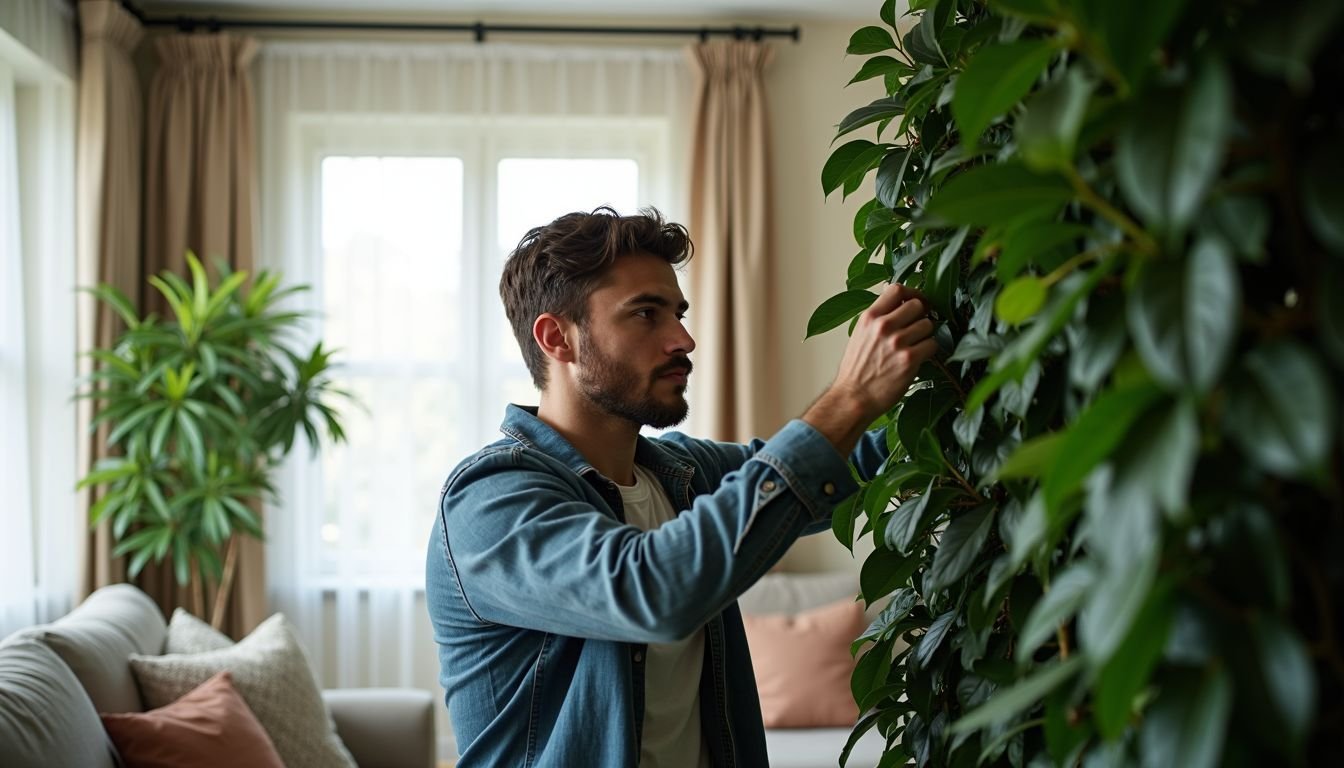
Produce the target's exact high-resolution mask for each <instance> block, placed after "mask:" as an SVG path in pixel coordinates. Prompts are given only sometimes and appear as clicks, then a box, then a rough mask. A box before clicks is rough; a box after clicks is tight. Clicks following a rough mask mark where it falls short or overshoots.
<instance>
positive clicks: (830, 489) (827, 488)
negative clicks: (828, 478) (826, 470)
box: [821, 483, 835, 496]
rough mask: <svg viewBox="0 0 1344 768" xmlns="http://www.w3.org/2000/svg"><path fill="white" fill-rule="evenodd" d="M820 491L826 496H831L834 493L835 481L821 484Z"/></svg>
mask: <svg viewBox="0 0 1344 768" xmlns="http://www.w3.org/2000/svg"><path fill="white" fill-rule="evenodd" d="M821 492H822V493H824V494H826V495H827V496H832V495H834V494H835V483H827V484H825V485H823V486H821Z"/></svg>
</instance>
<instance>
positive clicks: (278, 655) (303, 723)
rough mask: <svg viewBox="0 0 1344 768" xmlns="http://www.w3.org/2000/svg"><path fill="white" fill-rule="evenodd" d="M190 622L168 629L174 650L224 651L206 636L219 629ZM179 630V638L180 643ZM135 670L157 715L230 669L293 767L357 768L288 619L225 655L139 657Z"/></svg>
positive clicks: (266, 624) (273, 621) (275, 620)
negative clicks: (205, 647) (208, 647)
mask: <svg viewBox="0 0 1344 768" xmlns="http://www.w3.org/2000/svg"><path fill="white" fill-rule="evenodd" d="M184 615H186V614H184ZM186 616H187V619H191V621H187V620H186V619H180V618H179V617H178V616H177V615H174V616H173V623H172V624H170V625H169V628H168V647H169V648H174V649H180V648H186V647H198V644H202V643H204V644H207V645H217V644H218V638H211V637H210V636H209V635H207V634H205V633H203V632H201V631H200V630H201V628H202V627H203V628H204V629H205V630H209V632H211V633H213V632H214V630H212V629H210V627H209V626H206V625H205V624H204V623H203V622H200V621H199V620H198V619H194V618H192V617H190V616H189V615H186ZM192 622H195V624H193V623H192ZM197 625H199V626H197ZM174 628H176V630H177V632H178V638H177V640H176V641H174V638H173V633H174ZM220 637H222V635H221V636H220ZM210 640H214V642H209V641H210ZM131 670H132V671H133V672H134V673H135V678H136V681H137V682H138V683H139V684H140V692H141V694H142V696H143V697H144V700H145V705H146V706H148V707H150V708H155V707H162V706H166V705H168V704H171V703H172V702H174V701H176V700H177V699H178V698H180V697H181V696H182V695H183V694H185V693H187V692H188V691H190V690H192V689H193V688H195V687H196V686H198V685H200V684H201V683H204V682H205V681H206V680H209V679H210V678H211V677H213V676H214V675H215V674H216V673H218V672H221V671H223V670H228V671H229V672H230V673H231V674H232V675H233V682H234V687H235V688H237V689H238V692H239V693H240V694H242V696H243V699H244V700H245V701H246V702H247V706H248V707H249V708H250V709H251V710H252V712H253V714H255V715H256V716H257V720H259V721H260V722H261V725H262V727H263V728H265V729H266V733H267V734H268V735H269V736H270V737H271V741H272V742H274V743H275V749H276V751H277V752H279V753H280V758H281V759H282V760H284V762H285V765H286V766H287V768H354V766H355V761H354V758H352V757H351V756H350V753H349V751H347V750H346V748H345V745H344V744H342V743H341V740H340V738H339V737H338V736H337V735H336V728H335V725H334V724H333V723H332V720H331V715H330V714H329V713H328V712H327V708H326V705H325V704H324V703H323V702H322V693H321V691H320V690H318V687H317V683H316V681H314V680H313V674H312V671H311V670H310V669H309V667H308V659H307V657H306V656H305V655H304V653H303V648H302V647H300V645H299V642H298V639H297V636H296V634H295V632H294V630H293V628H292V627H291V626H290V624H289V622H288V621H287V620H286V619H285V617H284V615H283V614H279V613H277V614H275V615H274V616H272V617H270V618H269V619H267V620H265V621H263V622H262V623H261V624H260V625H259V626H258V627H257V628H256V629H255V630H253V631H252V634H250V635H248V636H247V637H245V638H243V639H242V640H240V641H238V643H237V644H234V645H230V646H228V647H226V648H217V649H216V650H207V651H205V652H203V653H170V654H165V655H163V656H141V655H132V656H131Z"/></svg>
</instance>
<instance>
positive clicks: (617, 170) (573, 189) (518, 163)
mask: <svg viewBox="0 0 1344 768" xmlns="http://www.w3.org/2000/svg"><path fill="white" fill-rule="evenodd" d="M599 205H610V206H611V207H613V208H615V209H616V210H617V211H618V212H620V213H622V214H629V213H634V212H635V209H636V208H637V207H638V206H639V164H638V163H636V162H635V161H634V160H631V159H628V158H532V157H510V158H505V159H503V160H500V161H499V204H498V210H499V231H498V238H499V247H500V250H501V251H502V252H503V253H508V252H509V251H511V250H513V248H514V246H516V245H518V241H519V240H521V239H522V237H523V235H525V234H527V231H528V230H529V229H531V228H533V227H538V226H541V225H542V224H546V223H548V222H550V221H551V220H553V219H555V218H556V217H557V216H560V215H562V214H566V213H570V212H572V211H591V210H592V209H594V208H596V207H598V206H599Z"/></svg>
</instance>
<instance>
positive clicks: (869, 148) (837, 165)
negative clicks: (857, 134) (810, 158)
mask: <svg viewBox="0 0 1344 768" xmlns="http://www.w3.org/2000/svg"><path fill="white" fill-rule="evenodd" d="M885 152H886V149H884V148H883V147H881V146H879V145H877V144H874V143H873V142H871V141H868V140H867V139H855V140H854V141H851V142H847V143H845V144H841V145H840V146H839V147H837V148H836V150H835V151H834V152H832V153H831V156H830V157H829V158H827V159H826V165H824V166H822V169H821V191H822V193H823V194H826V195H829V194H831V193H832V192H834V191H835V190H836V189H839V188H840V186H841V185H842V184H844V183H845V182H846V181H848V180H849V178H850V177H851V176H854V175H857V174H861V173H865V172H867V171H868V169H870V168H872V167H873V163H876V162H877V161H878V160H879V159H881V157H882V155H883V154H884V153H885Z"/></svg>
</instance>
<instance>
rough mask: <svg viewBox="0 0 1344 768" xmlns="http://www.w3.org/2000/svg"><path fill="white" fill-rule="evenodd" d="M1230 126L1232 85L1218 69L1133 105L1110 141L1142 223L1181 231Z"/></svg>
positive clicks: (1219, 158)
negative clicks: (1125, 120)
mask: <svg viewBox="0 0 1344 768" xmlns="http://www.w3.org/2000/svg"><path fill="white" fill-rule="evenodd" d="M1162 2H1166V0H1162ZM1127 13H1128V11H1127ZM1231 124H1232V86H1231V84H1230V82H1229V77H1228V74H1227V72H1226V71H1225V70H1224V69H1223V67H1222V65H1221V64H1213V63H1210V64H1206V65H1205V66H1203V67H1202V68H1201V69H1200V70H1199V71H1198V72H1197V74H1196V76H1195V79H1194V82H1193V83H1191V85H1190V87H1189V88H1188V89H1181V90H1174V89H1165V90H1161V91H1158V92H1157V93H1156V94H1155V95H1154V96H1153V97H1151V98H1149V99H1147V100H1145V101H1144V102H1142V103H1140V104H1137V105H1136V106H1135V112H1134V114H1133V116H1132V118H1131V119H1130V121H1129V122H1128V123H1127V124H1126V125H1125V127H1124V128H1123V129H1122V130H1121V131H1120V135H1119V137H1118V138H1117V140H1116V153H1115V173H1116V180H1117V181H1119V182H1120V190H1121V191H1122V192H1123V193H1124V196H1125V200H1126V202H1128V203H1129V205H1130V207H1131V208H1133V209H1134V210H1135V211H1136V212H1137V213H1138V214H1139V216H1140V218H1142V219H1143V221H1144V222H1146V223H1147V224H1148V225H1149V226H1151V227H1152V228H1154V229H1156V230H1158V231H1161V232H1182V231H1184V230H1185V228H1186V226H1188V225H1189V223H1190V222H1191V220H1192V219H1193V218H1194V215H1195V213H1197V212H1198V211H1199V208H1200V205H1201V204H1202V203H1203V201H1204V195H1205V193H1206V192H1207V191H1208V189H1209V186H1210V184H1212V182H1213V180H1214V178H1215V177H1216V176H1217V175H1218V168H1219V166H1221V165H1222V162H1223V150H1224V147H1225V145H1226V142H1227V136H1228V132H1229V130H1230V128H1231Z"/></svg>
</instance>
